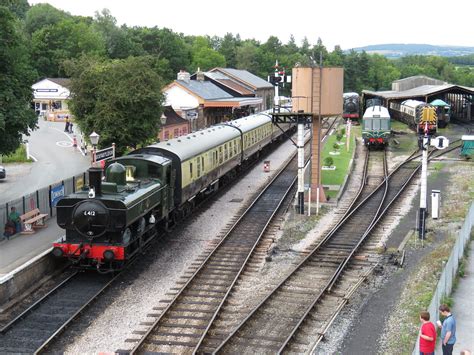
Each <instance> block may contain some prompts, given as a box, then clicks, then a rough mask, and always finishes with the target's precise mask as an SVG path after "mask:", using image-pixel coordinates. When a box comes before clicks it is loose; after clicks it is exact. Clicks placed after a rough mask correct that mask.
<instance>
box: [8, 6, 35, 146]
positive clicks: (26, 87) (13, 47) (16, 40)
mask: <svg viewBox="0 0 474 355" xmlns="http://www.w3.org/2000/svg"><path fill="white" fill-rule="evenodd" d="M0 19H1V21H0V38H2V40H1V41H0V137H1V139H0V154H5V155H6V154H10V153H13V152H14V151H15V150H16V149H17V148H18V147H19V146H20V144H21V142H22V134H25V135H28V134H29V133H28V130H29V129H34V128H35V126H36V122H37V118H36V116H35V113H34V111H33V110H32V109H31V102H32V100H33V92H32V90H31V83H32V82H33V81H34V79H35V77H36V73H35V72H34V71H33V69H32V68H31V65H30V60H29V56H28V50H27V47H26V43H27V42H26V39H25V38H24V37H23V36H22V34H21V31H20V24H19V23H18V21H17V20H16V19H15V17H14V15H13V14H12V12H11V11H9V10H8V9H7V8H6V7H4V6H0Z"/></svg>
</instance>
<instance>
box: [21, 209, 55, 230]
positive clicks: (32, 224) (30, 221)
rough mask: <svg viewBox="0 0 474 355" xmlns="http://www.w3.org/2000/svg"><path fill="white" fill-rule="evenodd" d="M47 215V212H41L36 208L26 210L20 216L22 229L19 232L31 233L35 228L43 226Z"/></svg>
mask: <svg viewBox="0 0 474 355" xmlns="http://www.w3.org/2000/svg"><path fill="white" fill-rule="evenodd" d="M46 217H48V214H47V213H41V212H40V210H39V209H38V208H35V209H34V210H31V211H29V212H26V213H25V214H22V215H21V216H20V221H21V226H22V231H21V234H33V233H34V232H35V230H34V229H35V228H44V227H46V225H45V224H44V220H45V218H46Z"/></svg>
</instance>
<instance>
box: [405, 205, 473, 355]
mask: <svg viewBox="0 0 474 355" xmlns="http://www.w3.org/2000/svg"><path fill="white" fill-rule="evenodd" d="M473 224H474V203H472V204H471V207H470V208H469V212H468V213H467V216H466V219H465V221H464V224H463V226H462V228H461V230H460V231H459V235H458V238H457V240H456V243H455V244H454V247H453V250H452V252H451V255H450V256H449V259H448V262H447V263H446V265H445V266H444V270H443V272H442V273H441V276H440V278H439V281H438V285H437V286H436V291H435V293H434V295H433V298H432V299H431V303H430V306H429V307H428V309H427V311H428V312H430V316H431V317H430V320H431V321H432V322H433V323H436V321H437V320H439V313H438V308H439V305H440V304H441V300H442V299H443V297H444V296H449V295H450V294H451V291H452V288H453V283H454V281H455V279H456V273H457V271H458V266H459V260H460V259H461V258H462V257H463V255H464V248H465V247H466V245H467V244H468V242H469V240H470V236H471V230H472V226H473ZM417 338H418V339H417V341H416V345H415V348H414V349H413V354H412V355H418V354H419V353H420V350H419V337H417Z"/></svg>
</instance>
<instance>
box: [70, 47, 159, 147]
mask: <svg viewBox="0 0 474 355" xmlns="http://www.w3.org/2000/svg"><path fill="white" fill-rule="evenodd" d="M155 60H156V58H153V57H151V56H143V57H129V58H127V59H116V60H112V61H105V60H103V59H102V60H98V59H97V58H94V57H90V56H89V57H87V56H83V57H81V58H80V59H78V60H73V61H67V62H66V68H67V72H68V74H69V75H70V76H71V92H72V99H71V103H70V108H71V111H72V113H73V114H74V116H75V118H76V121H77V124H78V125H79V127H80V128H81V130H82V131H83V132H86V133H87V132H92V131H96V132H97V133H99V134H100V136H101V138H100V142H99V144H100V146H103V147H105V146H110V145H111V144H112V143H115V144H116V147H117V151H118V152H119V153H121V152H123V151H124V150H125V149H126V147H129V146H131V147H136V146H137V145H139V144H146V143H148V142H149V141H150V140H153V141H154V140H156V137H157V135H158V131H159V128H160V117H161V114H162V112H163V101H164V96H163V94H162V93H161V89H162V88H163V83H162V78H161V77H160V76H159V75H158V74H157V73H156V72H155V70H154V68H153V66H154V61H155Z"/></svg>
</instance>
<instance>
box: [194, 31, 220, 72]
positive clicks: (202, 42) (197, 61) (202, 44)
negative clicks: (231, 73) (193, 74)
mask: <svg viewBox="0 0 474 355" xmlns="http://www.w3.org/2000/svg"><path fill="white" fill-rule="evenodd" d="M192 57H193V61H192V64H191V66H192V69H193V70H197V69H198V68H199V69H201V70H202V71H206V70H209V69H212V68H215V67H224V66H225V57H224V56H223V55H222V54H220V53H219V52H217V51H216V50H214V49H212V48H211V46H210V43H209V40H208V39H207V38H206V37H202V36H198V37H195V38H194V43H193V46H192Z"/></svg>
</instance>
